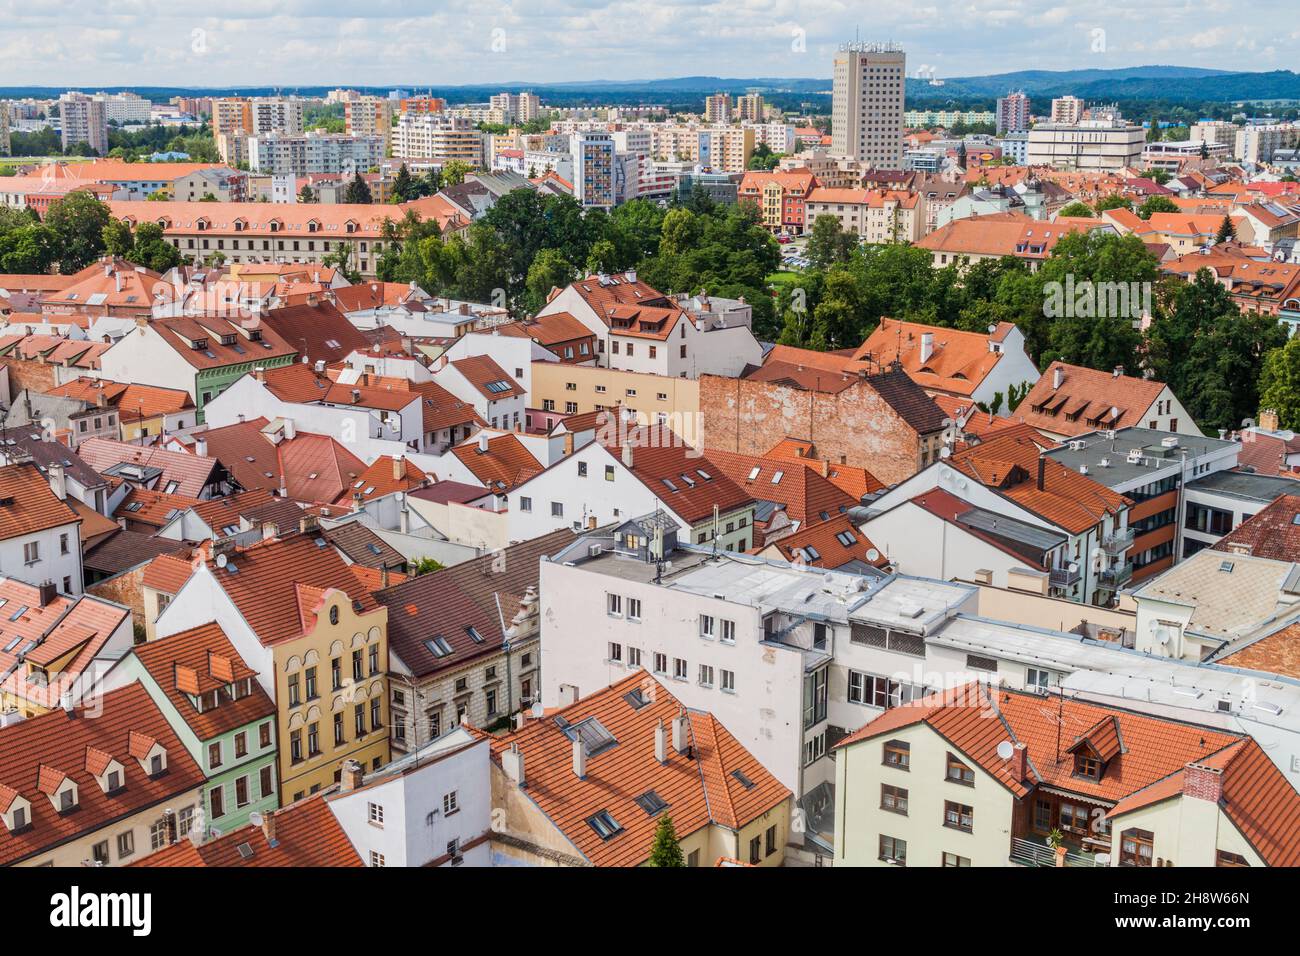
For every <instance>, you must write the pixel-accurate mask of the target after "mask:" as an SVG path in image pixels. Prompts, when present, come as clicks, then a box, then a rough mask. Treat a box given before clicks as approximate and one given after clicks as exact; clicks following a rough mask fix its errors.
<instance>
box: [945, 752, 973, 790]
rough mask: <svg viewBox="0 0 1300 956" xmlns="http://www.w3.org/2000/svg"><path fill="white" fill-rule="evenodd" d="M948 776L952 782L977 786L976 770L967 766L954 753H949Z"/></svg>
mask: <svg viewBox="0 0 1300 956" xmlns="http://www.w3.org/2000/svg"><path fill="white" fill-rule="evenodd" d="M946 776H947V778H948V780H950V781H951V782H952V783H960V784H965V785H966V786H968V787H973V786H975V771H974V770H972V769H971V768H970V767H968V766H966V765H965V764H964V763H962V762H961V761H960V760H958V759H957V758H956V757H954V756H953V755H952V754H948V771H947V774H946Z"/></svg>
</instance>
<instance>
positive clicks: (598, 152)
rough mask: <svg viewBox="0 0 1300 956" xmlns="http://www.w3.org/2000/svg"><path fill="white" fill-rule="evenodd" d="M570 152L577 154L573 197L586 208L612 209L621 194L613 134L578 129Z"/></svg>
mask: <svg viewBox="0 0 1300 956" xmlns="http://www.w3.org/2000/svg"><path fill="white" fill-rule="evenodd" d="M569 153H570V155H571V156H572V157H573V198H574V199H576V200H578V202H579V203H580V204H581V205H582V207H583V208H584V209H606V210H608V209H612V208H613V207H614V203H615V201H616V198H617V191H616V188H615V168H614V167H615V155H614V153H615V150H614V137H613V134H611V133H602V132H588V133H575V134H574V135H573V137H572V140H571V142H570V146H569Z"/></svg>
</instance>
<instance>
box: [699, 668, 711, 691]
mask: <svg viewBox="0 0 1300 956" xmlns="http://www.w3.org/2000/svg"><path fill="white" fill-rule="evenodd" d="M700 686H701V687H712V686H713V668H712V667H710V666H709V665H708V664H701V665H700Z"/></svg>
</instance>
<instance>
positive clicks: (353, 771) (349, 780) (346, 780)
mask: <svg viewBox="0 0 1300 956" xmlns="http://www.w3.org/2000/svg"><path fill="white" fill-rule="evenodd" d="M365 776H366V775H365V771H363V770H362V769H361V764H359V763H358V762H357V761H355V760H349V761H347V762H346V763H344V764H343V773H342V776H340V777H339V792H340V793H347V792H348V791H349V790H360V789H361V783H362V781H363V780H365Z"/></svg>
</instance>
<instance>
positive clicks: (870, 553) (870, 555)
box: [867, 548, 880, 561]
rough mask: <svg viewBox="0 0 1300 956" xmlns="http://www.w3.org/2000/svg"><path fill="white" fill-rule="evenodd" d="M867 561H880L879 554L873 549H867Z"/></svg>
mask: <svg viewBox="0 0 1300 956" xmlns="http://www.w3.org/2000/svg"><path fill="white" fill-rule="evenodd" d="M867 560H868V561H879V560H880V552H879V551H877V550H876V549H875V548H868V549H867Z"/></svg>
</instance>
